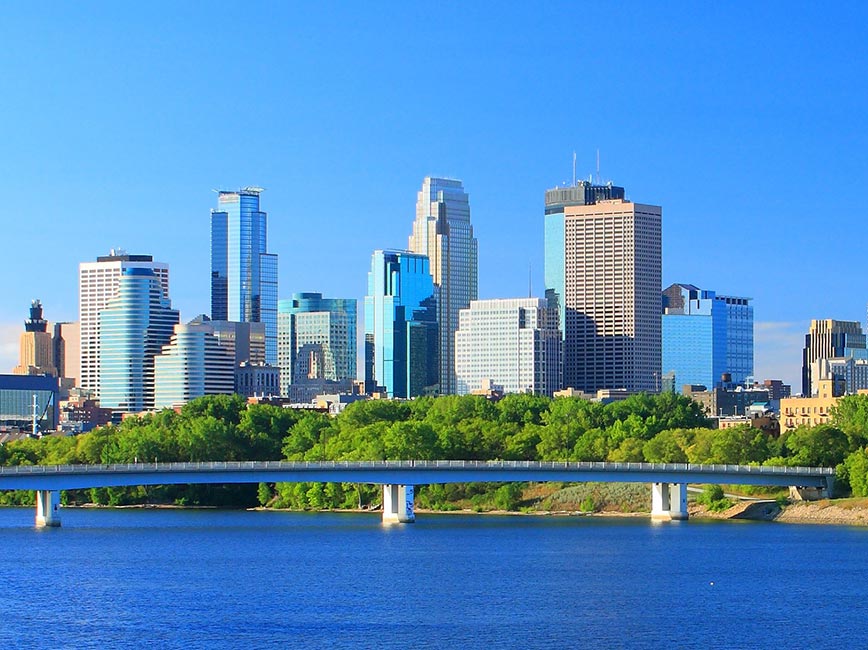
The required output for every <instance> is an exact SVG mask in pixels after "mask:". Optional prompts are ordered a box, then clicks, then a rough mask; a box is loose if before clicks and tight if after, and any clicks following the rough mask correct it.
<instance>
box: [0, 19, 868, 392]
mask: <svg viewBox="0 0 868 650" xmlns="http://www.w3.org/2000/svg"><path fill="white" fill-rule="evenodd" d="M220 11H221V15H222V16H223V17H224V19H225V20H227V21H233V20H238V21H243V20H246V17H245V16H246V11H245V10H244V9H243V8H241V7H233V6H222V5H221V9H220ZM441 11H442V14H443V21H442V22H439V23H438V24H437V25H429V24H427V23H426V21H424V20H420V16H421V15H422V14H421V12H422V8H415V7H392V8H390V9H389V11H388V12H374V13H373V14H366V12H364V11H362V9H361V8H355V7H340V8H338V7H322V8H314V7H307V8H300V7H295V8H293V7H262V8H261V9H260V12H261V14H262V16H261V20H259V21H258V24H259V28H258V37H259V40H260V41H261V43H262V44H263V47H261V48H260V47H255V48H249V47H246V44H245V43H244V42H243V40H239V41H237V42H231V41H230V42H227V43H226V44H225V46H222V47H220V48H215V47H213V33H212V32H213V29H212V27H211V26H210V23H209V22H208V21H207V20H206V15H205V13H204V9H199V8H196V7H170V6H168V5H163V6H153V7H145V8H140V9H139V11H137V12H133V11H132V10H131V9H128V8H126V7H102V8H101V10H100V11H99V12H96V11H94V12H91V13H90V15H84V14H83V12H82V11H81V9H80V8H73V7H55V8H53V9H51V10H49V9H48V8H40V7H12V8H10V9H8V10H7V14H6V15H5V16H4V18H5V19H4V24H3V26H2V27H0V30H2V33H3V35H4V39H5V42H6V43H8V44H9V46H8V47H7V48H6V52H4V54H3V55H0V56H3V57H4V62H5V63H6V64H7V65H5V66H4V69H6V70H7V71H8V81H7V85H8V87H9V89H10V93H9V95H10V98H12V99H11V101H10V102H8V103H6V104H5V105H4V106H3V107H2V108H0V114H2V116H3V118H4V120H3V123H4V124H6V125H7V136H8V137H7V148H6V152H7V155H6V156H4V161H3V162H2V163H0V164H2V173H3V176H2V177H3V178H4V179H5V180H6V183H7V187H8V188H10V189H12V190H14V191H10V192H9V193H8V195H7V198H8V202H7V205H6V210H5V211H4V215H3V217H0V219H2V224H3V226H4V229H5V231H6V234H7V237H8V239H9V241H15V242H18V243H21V244H22V245H20V246H15V247H10V250H8V251H7V254H6V255H4V257H3V260H2V262H0V272H2V274H3V277H4V278H6V279H7V284H8V285H9V286H8V287H7V291H6V292H5V299H4V301H3V302H2V304H0V361H2V362H3V363H4V364H5V366H6V367H7V368H8V369H11V368H12V367H13V366H14V365H15V364H16V363H17V348H18V337H19V335H20V331H21V318H20V314H21V312H22V311H23V310H25V309H26V307H27V305H29V303H30V301H31V300H32V299H34V298H39V299H41V300H42V302H43V305H44V306H45V308H46V313H47V314H49V315H50V320H51V321H52V322H56V321H72V320H76V313H77V304H76V300H77V297H76V295H75V294H76V287H75V268H76V266H77V264H78V263H80V262H82V261H85V260H91V259H95V258H96V256H97V255H102V254H105V252H106V251H107V250H108V249H109V248H111V247H116V246H124V247H125V248H126V249H128V250H130V251H131V252H135V253H147V254H151V255H153V256H154V259H156V260H159V261H161V262H165V263H167V264H168V265H169V266H170V267H171V268H172V277H173V286H172V300H173V305H175V306H176V307H177V308H178V309H180V310H181V312H182V314H183V317H184V318H185V319H188V318H191V317H193V316H194V315H196V314H198V313H203V312H208V311H209V307H208V304H209V297H208V296H209V287H208V284H207V279H206V275H205V274H206V273H207V272H203V269H205V268H207V267H208V256H209V247H208V242H207V238H206V237H203V236H202V232H203V229H207V210H208V208H209V207H212V206H213V204H214V198H213V195H212V194H211V192H210V190H211V188H220V187H241V186H244V185H246V184H248V183H258V184H261V185H262V186H264V187H265V188H267V193H266V197H267V205H268V212H269V216H270V217H271V223H270V224H269V227H270V233H269V237H270V240H271V242H270V249H271V250H272V252H274V253H276V254H278V255H280V256H281V258H282V261H281V267H280V285H279V286H280V287H281V289H280V294H279V298H288V297H289V296H291V294H292V293H295V292H304V291H315V292H320V293H322V294H323V295H332V296H344V297H347V298H356V299H357V300H359V301H361V299H362V297H363V296H364V292H365V281H364V276H365V271H366V270H367V268H368V265H369V255H370V251H371V250H375V249H378V248H390V247H402V246H403V245H404V242H405V241H406V239H405V238H406V234H407V232H406V231H407V225H406V224H407V221H408V219H411V218H412V215H413V202H414V198H415V191H416V190H417V189H418V183H419V181H420V179H421V178H423V177H424V176H426V175H443V176H450V177H455V178H460V179H462V180H463V182H464V185H465V187H467V188H468V189H469V191H470V193H471V194H472V195H473V197H472V200H473V223H474V231H475V235H476V237H477V238H478V239H479V242H480V247H479V297H480V298H483V299H485V298H510V297H521V296H526V295H527V294H528V284H529V281H528V276H529V275H530V276H531V280H530V284H531V286H532V292H531V293H532V295H533V296H535V297H539V296H542V295H543V282H542V268H543V263H542V258H543V246H542V241H543V234H542V226H541V217H540V206H541V204H542V199H541V196H542V193H543V192H544V191H545V190H546V189H550V188H552V187H555V186H559V185H561V184H562V183H563V182H565V181H566V182H567V183H569V182H570V181H571V178H572V173H573V171H572V154H573V151H576V152H577V165H576V174H577V176H579V177H582V178H587V177H588V174H594V175H595V174H596V151H597V150H598V149H599V150H600V160H601V172H600V175H601V178H602V180H607V179H612V180H614V181H615V182H617V183H619V184H621V185H624V186H625V187H627V188H628V189H629V194H628V196H627V198H629V199H635V200H641V201H645V202H648V203H652V204H655V205H661V206H663V208H664V211H665V215H664V219H663V246H664V250H663V286H668V285H669V284H671V283H674V282H681V283H691V284H695V285H697V286H712V287H715V288H716V289H718V290H720V291H721V292H724V293H727V294H732V295H739V296H747V297H750V298H752V300H753V305H754V306H755V309H756V352H757V357H756V363H755V374H756V376H757V377H759V378H766V377H769V378H782V379H785V380H786V381H787V382H788V383H791V384H793V385H794V386H797V385H798V383H799V382H798V379H799V376H800V365H801V347H802V345H803V341H804V335H805V333H806V332H807V330H808V327H809V324H810V320H811V319H826V318H832V319H838V320H855V321H859V322H863V323H864V322H865V303H866V295H864V294H862V293H861V292H859V291H850V290H849V289H845V288H841V287H836V286H834V284H835V283H834V282H830V278H831V276H830V275H829V274H826V273H823V272H822V267H821V263H820V262H819V261H818V262H813V261H811V262H805V263H803V264H793V263H792V259H793V258H794V256H796V255H802V254H803V253H804V252H806V251H810V250H812V247H814V246H815V245H816V243H817V242H816V238H815V235H816V232H815V228H814V227H813V226H814V224H815V223H819V222H822V221H824V220H827V219H830V220H834V221H835V223H836V227H837V228H838V229H839V230H840V231H844V232H851V231H852V232H859V229H860V227H861V223H860V220H859V218H858V215H857V214H855V212H854V211H853V210H850V209H849V207H848V205H847V203H846V199H847V198H848V195H849V194H850V193H851V192H852V190H851V189H850V188H858V187H860V186H861V185H862V184H863V182H864V179H865V177H866V171H868V162H866V160H865V157H864V156H863V155H862V153H861V152H862V151H864V148H865V144H866V142H865V141H866V139H868V138H866V132H865V129H864V127H863V126H862V121H861V116H862V115H863V114H864V113H865V109H866V107H868V101H866V94H865V92H864V91H863V90H862V89H861V87H859V85H858V84H854V83H853V81H854V80H855V79H858V78H860V73H861V72H862V69H863V63H864V61H865V48H866V44H865V43H864V39H862V38H861V37H860V34H859V28H858V26H859V25H861V24H863V23H864V21H865V18H866V9H865V8H863V7H847V8H845V9H844V14H845V17H844V19H843V20H840V21H836V22H835V23H834V24H831V23H830V22H829V21H827V20H825V19H824V18H823V16H822V15H821V14H820V11H821V8H819V7H804V8H802V10H800V11H798V12H790V13H789V14H782V13H781V12H780V11H779V10H777V9H776V8H774V7H753V8H752V11H755V12H756V20H755V21H750V24H747V25H746V24H744V21H743V20H741V19H740V14H739V12H737V11H732V10H731V9H729V8H725V7H694V6H690V5H671V6H667V7H662V8H661V7H653V8H652V7H643V6H635V5H629V6H628V5H617V4H614V5H611V6H608V7H606V8H605V9H599V10H594V11H593V12H592V14H593V15H592V16H588V15H583V17H582V20H583V21H584V20H592V19H595V17H596V19H597V20H600V21H602V19H603V17H605V22H610V23H611V24H617V25H618V31H617V33H614V34H613V33H612V32H611V31H610V30H597V31H594V30H591V31H590V32H589V33H587V34H583V36H582V38H581V39H578V38H563V37H562V33H561V32H562V29H563V27H562V23H563V22H564V20H566V19H568V18H569V17H571V16H573V15H575V11H574V7H571V6H570V5H568V4H556V3H553V4H551V5H547V6H545V7H525V8H521V7H508V8H506V9H505V10H504V11H502V12H498V16H497V20H496V21H495V23H496V24H493V23H492V22H491V16H490V15H489V12H488V11H486V10H485V8H483V7H444V8H442V9H441ZM157 22H159V24H161V25H164V29H162V30H161V34H160V37H159V38H160V40H159V41H156V40H154V39H155V37H154V35H153V34H151V33H150V30H148V29H147V25H149V24H154V23H157ZM601 24H602V22H601ZM386 28H388V32H389V33H390V35H391V36H390V38H388V39H386V38H384V37H383V33H384V29H386ZM313 34H318V35H319V36H318V37H317V38H314V37H313V36H312V35H313ZM323 35H326V36H328V38H326V39H325V40H326V41H328V42H329V43H331V45H330V47H328V48H325V47H322V45H321V43H322V42H323V41H324V39H323V38H322V36H323ZM432 37H436V38H437V39H439V42H441V43H442V44H443V47H441V48H437V50H436V51H435V50H431V49H430V48H422V47H419V46H418V43H422V42H427V41H429V40H430V39H431V38H432ZM32 42H37V43H40V45H41V47H40V48H39V51H38V52H37V53H36V54H35V55H28V56H23V55H22V53H24V52H30V51H31V50H32V49H33V48H32V47H30V45H31V44H32ZM540 43H547V44H548V45H547V47H546V48H541V47H539V44H540ZM640 43H641V44H642V45H641V47H640V46H639V44H640ZM61 52H62V55H61V54H60V53H61ZM178 62H181V63H180V64H179V63H178ZM431 68H433V69H437V70H444V71H445V70H449V82H448V83H444V84H442V85H441V86H442V87H441V88H440V90H438V92H437V93H427V92H422V91H420V89H419V87H418V86H419V84H414V83H411V80H412V79H414V78H415V77H414V75H418V71H419V70H426V69H431ZM84 71H88V72H87V73H86V74H85V72H84ZM131 79H135V80H136V86H135V87H136V89H137V92H136V93H130V92H129V91H127V90H125V89H127V88H129V83H130V80H131ZM228 79H232V80H233V81H232V83H233V84H234V85H235V86H236V88H237V91H238V92H236V93H235V94H234V95H232V94H226V95H225V97H229V98H230V100H229V101H225V100H224V101H215V93H216V92H217V89H219V88H222V87H228V86H229V84H230V82H229V81H228ZM805 79H810V80H811V82H810V83H805ZM335 84H338V85H340V86H341V87H342V88H343V89H344V92H345V93H346V96H348V97H351V98H352V100H353V101H350V102H347V103H346V104H342V103H339V102H335V101H334V92H333V89H334V87H335ZM245 95H248V96H255V97H256V98H257V101H255V102H244V103H241V100H240V99H238V100H233V99H232V97H242V96H245ZM233 133H238V134H239V136H238V137H232V134H233ZM251 151H252V152H254V155H242V154H243V153H246V152H251ZM811 187H832V188H834V190H823V191H819V192H815V191H811V192H808V191H806V189H807V188H811ZM158 196H168V197H171V200H168V201H165V200H161V201H157V200H155V198H156V197H158ZM326 197H327V198H328V201H324V198H326ZM36 223H39V224H46V225H47V227H45V228H40V231H39V237H38V244H39V245H41V246H43V247H44V250H41V251H39V255H38V256H35V250H34V249H35V248H36V247H37V243H36V241H37V240H36V239H35V238H34V224H36ZM145 224H146V226H145ZM324 224H325V225H326V228H325V229H324V228H323V225H324ZM28 242H33V243H32V245H30V246H28V245H26V244H27V243H28ZM301 243H303V244H301ZM308 243H311V245H308ZM316 244H319V245H316ZM323 250H327V251H328V252H329V256H328V259H329V262H328V263H327V264H323V263H322V262H321V260H322V251H323ZM36 259H42V260H47V259H49V260H50V263H45V262H43V263H42V264H39V263H38V262H36V261H35V260H36ZM804 259H816V258H812V257H809V256H805V257H804ZM529 265H530V266H531V271H530V274H529V272H528V266H529ZM25 268H26V269H27V273H26V275H24V274H22V272H21V270H22V269H25ZM852 275H853V277H852V278H851V279H850V282H849V283H848V284H855V286H857V287H858V286H859V285H860V284H865V281H866V278H865V275H866V272H865V271H863V270H862V269H861V268H858V267H855V268H854V269H853V270H852ZM22 276H23V277H22ZM11 278H16V280H15V281H14V282H12V281H11Z"/></svg>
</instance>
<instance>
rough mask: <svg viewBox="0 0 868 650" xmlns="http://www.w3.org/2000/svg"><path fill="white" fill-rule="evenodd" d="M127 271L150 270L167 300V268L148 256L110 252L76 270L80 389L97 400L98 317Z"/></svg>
mask: <svg viewBox="0 0 868 650" xmlns="http://www.w3.org/2000/svg"><path fill="white" fill-rule="evenodd" d="M127 269H150V270H151V271H153V273H154V275H155V276H156V277H157V279H158V280H159V285H160V291H161V294H162V297H163V298H165V299H166V300H168V298H169V267H168V266H167V265H166V264H162V263H160V262H154V258H153V257H151V256H150V255H129V254H127V253H126V251H123V250H120V249H113V250H112V251H111V252H110V253H109V254H108V255H105V256H101V257H97V260H96V262H83V263H81V264H79V266H78V275H79V282H78V310H79V326H80V330H79V343H80V354H81V356H80V364H79V371H80V373H81V376H80V383H79V386H80V387H81V388H82V389H85V390H88V391H91V392H92V393H93V397H94V398H95V399H99V397H100V368H99V359H100V337H99V326H100V321H99V314H100V311H101V310H102V309H105V307H106V306H107V305H108V302H109V300H111V299H112V298H113V297H114V296H115V295H116V294H117V291H118V286H119V285H120V280H121V275H122V274H123V272H124V271H125V270H127Z"/></svg>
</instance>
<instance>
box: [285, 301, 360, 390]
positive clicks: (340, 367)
mask: <svg viewBox="0 0 868 650" xmlns="http://www.w3.org/2000/svg"><path fill="white" fill-rule="evenodd" d="M277 341H278V344H277V359H278V365H279V366H280V392H281V395H283V396H284V397H288V396H289V395H290V386H291V385H295V386H296V387H301V386H300V385H304V384H308V383H311V384H318V385H319V387H318V388H317V393H322V392H324V391H323V390H322V388H323V386H322V385H321V384H322V382H324V381H325V382H352V381H354V380H355V379H356V301H355V299H351V298H323V296H322V294H321V293H296V294H293V296H292V298H291V299H289V300H281V301H279V302H278V306H277ZM325 392H328V391H325ZM317 393H314V395H315V394H317ZM302 401H309V400H302Z"/></svg>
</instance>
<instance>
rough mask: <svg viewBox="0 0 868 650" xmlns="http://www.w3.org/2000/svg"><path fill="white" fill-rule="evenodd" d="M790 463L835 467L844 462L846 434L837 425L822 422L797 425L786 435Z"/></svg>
mask: <svg viewBox="0 0 868 650" xmlns="http://www.w3.org/2000/svg"><path fill="white" fill-rule="evenodd" d="M786 447H787V450H788V451H789V452H790V465H802V466H807V467H835V466H836V465H838V464H839V463H842V462H844V458H845V457H846V456H847V453H848V452H849V449H850V441H849V440H848V438H847V434H846V433H844V432H843V431H841V430H840V429H839V428H837V427H833V426H831V425H828V424H823V425H820V426H816V427H805V426H802V427H798V428H797V429H796V430H794V431H792V432H791V433H790V435H789V436H788V437H787V441H786Z"/></svg>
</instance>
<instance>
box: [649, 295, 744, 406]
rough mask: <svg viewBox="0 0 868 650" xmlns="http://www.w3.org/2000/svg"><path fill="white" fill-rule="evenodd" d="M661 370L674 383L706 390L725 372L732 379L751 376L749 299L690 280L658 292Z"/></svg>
mask: <svg viewBox="0 0 868 650" xmlns="http://www.w3.org/2000/svg"><path fill="white" fill-rule="evenodd" d="M663 372H664V373H667V374H669V373H674V375H675V377H674V384H675V386H676V387H678V386H684V385H687V384H691V385H694V386H696V385H701V386H705V387H707V388H709V389H711V388H713V387H714V386H716V385H717V383H718V382H720V381H721V378H722V376H723V375H724V373H728V374H729V375H730V381H731V383H733V384H743V383H744V382H745V381H746V380H747V378H748V377H751V376H753V307H752V306H751V304H750V298H738V297H735V296H719V295H717V294H716V293H715V292H714V291H708V290H704V289H700V288H699V287H696V286H694V285H692V284H673V285H672V286H670V287H669V288H668V289H666V290H665V291H663Z"/></svg>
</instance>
